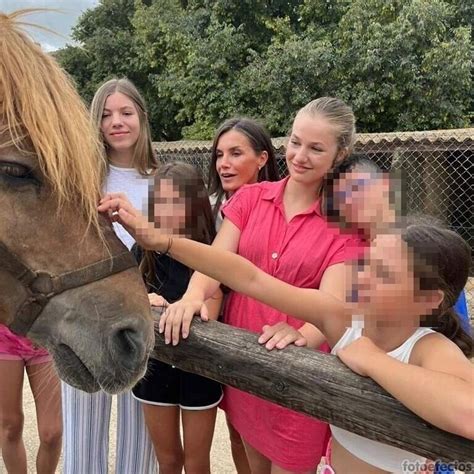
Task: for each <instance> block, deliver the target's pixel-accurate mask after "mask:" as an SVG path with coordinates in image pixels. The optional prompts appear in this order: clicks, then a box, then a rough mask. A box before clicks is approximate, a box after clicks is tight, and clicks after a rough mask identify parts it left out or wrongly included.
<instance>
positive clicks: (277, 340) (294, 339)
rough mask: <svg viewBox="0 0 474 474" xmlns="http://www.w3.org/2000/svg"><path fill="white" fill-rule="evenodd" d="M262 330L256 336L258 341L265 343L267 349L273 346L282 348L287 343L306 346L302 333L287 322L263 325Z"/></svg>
mask: <svg viewBox="0 0 474 474" xmlns="http://www.w3.org/2000/svg"><path fill="white" fill-rule="evenodd" d="M262 330H263V332H262V335H261V336H260V337H259V338H258V342H259V343H260V344H265V347H266V348H267V349H268V350H269V351H271V350H272V349H273V348H274V347H276V348H277V349H284V348H285V347H286V346H288V345H289V344H294V345H295V346H300V347H302V346H306V344H307V341H306V339H305V338H304V337H303V335H302V334H301V333H300V332H298V331H297V330H296V329H295V328H294V327H292V326H290V325H289V324H287V323H278V324H275V325H273V326H268V325H265V326H263V328H262Z"/></svg>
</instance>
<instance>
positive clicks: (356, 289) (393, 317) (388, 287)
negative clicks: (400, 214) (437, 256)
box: [351, 234, 442, 327]
mask: <svg viewBox="0 0 474 474" xmlns="http://www.w3.org/2000/svg"><path fill="white" fill-rule="evenodd" d="M351 288H352V297H353V299H354V300H355V301H354V303H355V306H356V311H358V312H359V314H364V316H365V318H366V319H365V321H369V322H370V321H372V322H374V321H376V322H377V323H378V324H379V325H380V326H382V325H385V326H394V327H395V326H407V325H414V326H418V325H419V316H420V315H424V314H429V313H430V311H432V310H433V309H435V308H437V307H438V306H439V304H440V302H441V299H442V294H441V295H440V292H439V291H423V292H420V290H419V289H418V283H417V280H416V278H415V277H414V273H413V256H412V252H411V250H410V249H409V248H408V246H407V244H406V242H404V241H403V239H402V238H401V236H400V235H398V234H382V235H379V236H377V238H376V239H375V240H374V241H373V243H372V246H371V248H370V251H369V255H368V258H367V259H366V260H365V261H364V262H363V263H362V262H359V264H358V265H357V268H355V267H354V268H353V272H352V285H351Z"/></svg>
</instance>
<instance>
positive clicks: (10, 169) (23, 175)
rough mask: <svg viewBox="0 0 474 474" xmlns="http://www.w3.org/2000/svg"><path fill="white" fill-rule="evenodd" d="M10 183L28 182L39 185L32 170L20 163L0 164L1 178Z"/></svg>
mask: <svg viewBox="0 0 474 474" xmlns="http://www.w3.org/2000/svg"><path fill="white" fill-rule="evenodd" d="M2 175H3V177H4V178H5V179H7V180H10V181H18V182H22V181H25V180H26V181H28V182H34V183H37V180H36V178H35V176H34V174H33V172H32V170H31V169H30V168H28V167H27V166H24V165H20V164H18V163H8V162H3V163H2V162H0V177H1V176H2Z"/></svg>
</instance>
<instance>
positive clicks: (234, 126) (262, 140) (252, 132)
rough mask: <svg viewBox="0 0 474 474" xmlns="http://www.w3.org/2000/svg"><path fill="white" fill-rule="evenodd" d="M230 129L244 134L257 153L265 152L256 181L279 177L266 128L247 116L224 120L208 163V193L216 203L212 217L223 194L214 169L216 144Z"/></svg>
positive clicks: (216, 211) (217, 133) (213, 144)
mask: <svg viewBox="0 0 474 474" xmlns="http://www.w3.org/2000/svg"><path fill="white" fill-rule="evenodd" d="M230 130H235V131H237V132H240V133H242V134H243V135H245V136H246V137H247V138H248V140H249V142H250V146H251V147H252V149H253V151H254V152H255V153H257V154H258V153H261V152H262V151H266V152H267V154H268V160H267V162H266V163H265V166H263V167H262V169H261V170H260V171H259V172H258V176H257V182H260V181H278V180H279V179H280V176H279V173H278V167H277V162H276V157H275V149H274V147H273V144H272V140H271V138H270V134H269V133H268V131H267V130H266V128H265V127H264V126H263V125H262V124H260V123H259V122H257V121H256V120H253V119H251V118H247V117H241V118H238V117H236V118H231V119H228V120H226V121H225V122H224V123H223V124H222V125H221V126H220V127H219V129H218V130H217V132H216V134H215V136H214V140H213V142H212V150H211V163H210V165H209V178H208V189H209V194H211V195H213V194H215V195H216V204H215V206H214V210H213V215H214V218H215V217H216V216H217V213H218V212H219V209H220V207H221V203H222V200H223V198H224V194H225V193H224V189H223V188H222V183H221V180H220V178H219V175H218V174H217V170H216V161H217V146H218V144H219V139H220V138H221V136H222V135H223V134H224V133H227V132H229V131H230Z"/></svg>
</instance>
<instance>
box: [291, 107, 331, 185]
mask: <svg viewBox="0 0 474 474" xmlns="http://www.w3.org/2000/svg"><path fill="white" fill-rule="evenodd" d="M338 158H339V156H338V144H337V137H336V130H335V128H334V126H333V125H331V124H330V123H329V122H328V121H327V119H325V118H324V117H320V116H318V117H310V116H309V115H307V114H299V115H297V116H296V118H295V121H294V122H293V128H292V131H291V135H290V138H289V141H288V145H287V147H286V164H287V166H288V171H289V173H290V176H291V178H292V179H295V180H297V181H298V182H302V183H306V184H309V185H311V184H315V185H317V184H319V183H320V181H321V180H322V179H323V178H324V176H325V175H326V173H327V172H328V171H329V170H330V169H331V168H332V167H333V165H334V163H335V161H336V160H337V159H338Z"/></svg>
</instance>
